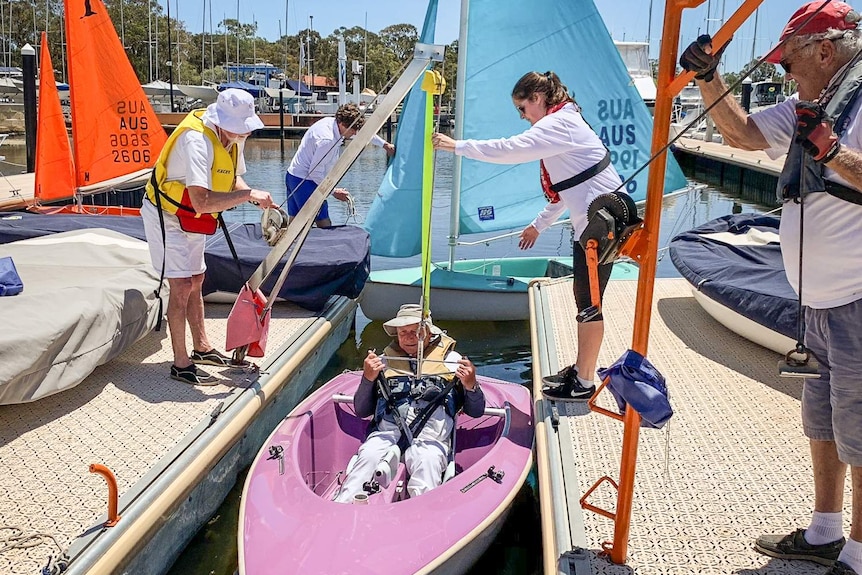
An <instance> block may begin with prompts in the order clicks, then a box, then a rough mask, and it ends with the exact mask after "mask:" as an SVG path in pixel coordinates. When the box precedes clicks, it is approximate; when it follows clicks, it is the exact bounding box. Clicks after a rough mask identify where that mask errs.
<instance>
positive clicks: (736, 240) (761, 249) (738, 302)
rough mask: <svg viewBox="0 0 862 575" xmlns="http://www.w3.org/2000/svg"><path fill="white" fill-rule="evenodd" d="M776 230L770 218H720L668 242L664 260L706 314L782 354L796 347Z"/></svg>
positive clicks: (793, 307) (793, 304)
mask: <svg viewBox="0 0 862 575" xmlns="http://www.w3.org/2000/svg"><path fill="white" fill-rule="evenodd" d="M778 226H779V219H778V218H777V217H774V216H766V215H756V214H739V215H729V216H723V217H720V218H717V219H715V220H712V221H710V222H707V223H705V224H703V225H700V226H698V227H696V228H694V229H692V230H689V231H687V232H684V233H682V234H679V235H678V236H676V237H675V238H673V239H672V240H671V242H670V257H671V261H673V264H674V266H676V269H677V270H679V272H680V274H682V276H683V277H684V278H685V279H687V280H688V281H689V283H690V284H691V291H692V294H693V295H694V298H695V300H696V301H697V302H698V303H699V304H700V305H701V307H703V309H704V310H705V311H706V312H707V313H708V314H709V315H711V316H712V317H713V318H715V319H716V321H718V322H719V323H721V324H722V325H724V326H725V327H727V328H728V329H730V330H731V331H733V332H735V333H738V334H739V335H741V336H742V337H744V338H746V339H749V340H751V341H753V342H754V343H757V344H759V345H762V346H763V347H766V348H768V349H771V350H773V351H775V352H776V353H780V354H781V355H784V354H786V353H787V352H788V351H790V350H792V349H794V348H795V347H796V343H795V342H796V329H797V318H798V317H799V313H798V302H797V297H796V293H795V292H794V291H793V288H791V287H790V283H788V281H787V276H786V275H785V273H784V263H783V261H782V259H781V248H780V246H779V243H778Z"/></svg>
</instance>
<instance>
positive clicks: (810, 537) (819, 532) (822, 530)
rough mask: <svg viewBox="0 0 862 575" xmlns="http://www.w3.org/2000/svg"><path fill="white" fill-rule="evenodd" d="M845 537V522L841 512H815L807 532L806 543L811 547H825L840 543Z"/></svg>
mask: <svg viewBox="0 0 862 575" xmlns="http://www.w3.org/2000/svg"><path fill="white" fill-rule="evenodd" d="M843 536H844V522H843V519H842V518H841V512H840V511H838V512H836V513H821V512H819V511H815V512H814V514H813V515H812V516H811V524H810V525H808V529H806V530H805V541H807V542H808V543H809V544H811V545H823V544H825V543H832V542H833V541H838V540H839V539H841V538H842V537H843Z"/></svg>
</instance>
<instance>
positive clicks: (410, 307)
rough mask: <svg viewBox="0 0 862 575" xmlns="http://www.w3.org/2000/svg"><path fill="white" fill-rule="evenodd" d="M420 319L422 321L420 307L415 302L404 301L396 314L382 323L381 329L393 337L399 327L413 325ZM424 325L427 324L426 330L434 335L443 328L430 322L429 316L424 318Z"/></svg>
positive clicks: (439, 332) (441, 331)
mask: <svg viewBox="0 0 862 575" xmlns="http://www.w3.org/2000/svg"><path fill="white" fill-rule="evenodd" d="M420 321H422V307H421V306H419V305H417V304H415V303H405V304H404V305H402V306H401V309H399V310H398V314H397V315H396V316H395V317H394V318H392V319H390V320H389V321H387V322H386V323H384V324H383V331H385V332H386V333H387V334H388V335H391V336H392V337H395V336H397V335H398V328H399V327H404V326H405V325H414V324H417V323H419V322H420ZM425 325H426V326H428V330H429V331H430V332H431V333H432V334H434V335H439V334H441V333H443V330H441V329H440V328H439V327H437V326H436V325H434V324H433V323H431V318H430V317H428V318H427V319H426V320H425Z"/></svg>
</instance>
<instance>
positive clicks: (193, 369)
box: [171, 364, 218, 385]
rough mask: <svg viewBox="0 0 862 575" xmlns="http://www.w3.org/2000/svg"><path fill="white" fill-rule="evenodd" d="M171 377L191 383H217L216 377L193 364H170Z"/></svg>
mask: <svg viewBox="0 0 862 575" xmlns="http://www.w3.org/2000/svg"><path fill="white" fill-rule="evenodd" d="M171 379H175V380H177V381H182V382H183V383H188V384H191V385H217V384H218V378H216V377H214V376H212V375H210V374H209V373H207V372H205V371H204V370H202V369H198V368H197V366H196V365H195V364H191V365H190V366H188V367H177V366H175V365H172V366H171Z"/></svg>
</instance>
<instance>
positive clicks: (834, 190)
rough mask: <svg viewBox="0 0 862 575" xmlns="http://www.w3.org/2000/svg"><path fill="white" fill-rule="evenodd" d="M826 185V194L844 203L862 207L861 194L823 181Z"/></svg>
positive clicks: (829, 181)
mask: <svg viewBox="0 0 862 575" xmlns="http://www.w3.org/2000/svg"><path fill="white" fill-rule="evenodd" d="M824 183H825V184H826V193H827V194H829V195H830V196H834V197H836V198H838V199H839V200H844V201H845V202H850V203H851V204H856V205H857V206H862V192H859V191H857V190H854V189H853V188H848V187H847V186H842V185H841V184H839V183H837V182H833V181H831V180H824Z"/></svg>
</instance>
